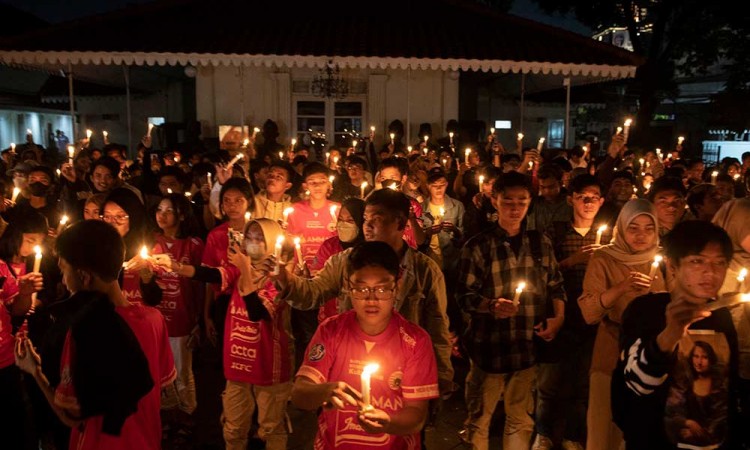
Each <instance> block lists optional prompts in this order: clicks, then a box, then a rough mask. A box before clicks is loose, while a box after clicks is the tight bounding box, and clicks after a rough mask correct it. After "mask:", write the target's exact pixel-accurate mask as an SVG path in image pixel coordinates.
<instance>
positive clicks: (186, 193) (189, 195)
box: [185, 192, 193, 198]
mask: <svg viewBox="0 0 750 450" xmlns="http://www.w3.org/2000/svg"><path fill="white" fill-rule="evenodd" d="M192 195H193V194H191V193H190V192H185V197H187V198H190V197H191V196H192Z"/></svg>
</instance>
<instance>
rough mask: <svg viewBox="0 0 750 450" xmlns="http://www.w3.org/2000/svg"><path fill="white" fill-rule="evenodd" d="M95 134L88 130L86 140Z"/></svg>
mask: <svg viewBox="0 0 750 450" xmlns="http://www.w3.org/2000/svg"><path fill="white" fill-rule="evenodd" d="M92 134H94V132H93V131H91V130H86V139H91V135H92Z"/></svg>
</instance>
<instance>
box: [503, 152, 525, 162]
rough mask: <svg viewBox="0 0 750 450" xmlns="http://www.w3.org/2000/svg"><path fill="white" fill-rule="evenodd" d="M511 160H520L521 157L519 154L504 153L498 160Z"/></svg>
mask: <svg viewBox="0 0 750 450" xmlns="http://www.w3.org/2000/svg"><path fill="white" fill-rule="evenodd" d="M511 161H518V162H521V157H520V156H519V155H516V154H515V153H506V154H504V155H503V156H501V157H500V162H501V163H502V164H505V163H508V162H511Z"/></svg>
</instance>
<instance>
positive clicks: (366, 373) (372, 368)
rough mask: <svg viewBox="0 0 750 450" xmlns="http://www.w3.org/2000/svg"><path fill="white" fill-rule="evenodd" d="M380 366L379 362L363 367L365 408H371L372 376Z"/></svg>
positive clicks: (363, 400) (363, 401)
mask: <svg viewBox="0 0 750 450" xmlns="http://www.w3.org/2000/svg"><path fill="white" fill-rule="evenodd" d="M379 368H380V366H379V365H378V364H368V365H366V366H365V367H364V368H363V369H362V375H361V379H362V403H363V409H368V408H371V407H372V406H371V404H370V378H371V377H372V374H373V373H375V372H377V371H378V369H379Z"/></svg>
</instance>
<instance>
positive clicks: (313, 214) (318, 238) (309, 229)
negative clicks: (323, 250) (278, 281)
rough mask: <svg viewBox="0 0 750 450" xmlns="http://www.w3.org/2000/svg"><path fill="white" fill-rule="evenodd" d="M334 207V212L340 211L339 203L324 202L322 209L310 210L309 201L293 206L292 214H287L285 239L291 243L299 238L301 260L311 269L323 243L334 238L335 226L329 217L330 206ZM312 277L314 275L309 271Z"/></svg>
mask: <svg viewBox="0 0 750 450" xmlns="http://www.w3.org/2000/svg"><path fill="white" fill-rule="evenodd" d="M332 205H336V211H339V210H340V209H341V205H340V204H339V203H335V202H331V201H327V200H326V204H325V206H324V207H322V208H320V209H312V207H311V206H310V202H309V201H302V202H297V203H295V204H294V212H293V213H291V214H289V220H288V221H287V224H288V225H287V228H286V232H287V235H288V237H287V239H289V242H291V240H292V239H294V238H295V237H299V238H300V247H301V250H302V258H303V259H304V260H305V263H306V264H307V266H308V267H312V265H313V262H314V261H315V255H316V254H317V253H318V249H319V248H320V246H321V245H323V242H324V241H325V240H326V239H328V238H330V237H333V236H336V225H335V223H334V220H333V218H332V217H331V206H332ZM310 272H311V274H312V275H315V273H314V272H313V271H312V269H311V270H310Z"/></svg>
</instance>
